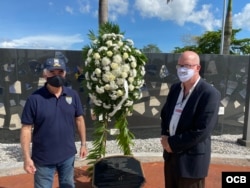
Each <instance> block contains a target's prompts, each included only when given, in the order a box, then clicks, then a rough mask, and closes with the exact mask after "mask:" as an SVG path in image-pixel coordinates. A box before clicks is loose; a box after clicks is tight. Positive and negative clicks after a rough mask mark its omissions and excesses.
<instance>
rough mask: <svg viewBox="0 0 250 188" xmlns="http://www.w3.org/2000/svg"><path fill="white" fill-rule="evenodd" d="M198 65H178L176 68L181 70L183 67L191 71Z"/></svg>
mask: <svg viewBox="0 0 250 188" xmlns="http://www.w3.org/2000/svg"><path fill="white" fill-rule="evenodd" d="M196 65H197V64H194V65H190V64H184V65H180V64H177V65H176V68H177V69H178V68H181V67H184V68H187V69H191V68H192V67H194V66H196Z"/></svg>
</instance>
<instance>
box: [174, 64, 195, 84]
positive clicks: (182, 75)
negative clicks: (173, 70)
mask: <svg viewBox="0 0 250 188" xmlns="http://www.w3.org/2000/svg"><path fill="white" fill-rule="evenodd" d="M177 75H178V77H179V79H180V81H181V82H186V81H188V80H189V79H190V78H192V77H193V75H194V69H188V68H185V67H180V68H178V69H177Z"/></svg>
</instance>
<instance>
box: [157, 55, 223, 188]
mask: <svg viewBox="0 0 250 188" xmlns="http://www.w3.org/2000/svg"><path fill="white" fill-rule="evenodd" d="M176 68H177V75H178V77H179V79H180V81H181V82H179V83H176V84H173V85H172V86H171V88H170V91H169V94H168V97H167V100H166V103H165V105H164V106H163V108H162V111H161V120H162V122H161V144H162V147H163V149H164V152H163V158H164V161H165V164H164V175H165V187H166V188H204V187H205V177H206V176H207V174H208V168H209V164H210V157H211V134H212V131H213V129H214V127H215V125H216V124H217V121H218V111H219V103H220V97H221V96H220V92H219V91H218V90H216V89H215V88H214V87H213V86H211V85H210V84H208V83H207V82H206V81H204V80H203V79H202V78H201V77H200V74H199V71H200V69H201V66H200V58H199V56H198V54H196V53H195V52H192V51H185V52H184V53H183V54H181V56H180V58H179V60H178V64H177V66H176Z"/></svg>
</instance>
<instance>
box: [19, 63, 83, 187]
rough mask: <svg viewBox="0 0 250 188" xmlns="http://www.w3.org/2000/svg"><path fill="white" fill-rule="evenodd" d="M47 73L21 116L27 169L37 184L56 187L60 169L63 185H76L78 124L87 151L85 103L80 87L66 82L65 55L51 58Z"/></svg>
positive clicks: (22, 142) (81, 149)
mask: <svg viewBox="0 0 250 188" xmlns="http://www.w3.org/2000/svg"><path fill="white" fill-rule="evenodd" d="M43 74H44V78H45V79H46V80H47V82H46V83H45V85H44V86H43V87H42V88H40V89H38V90H37V91H35V92H34V93H33V94H32V95H31V96H29V97H28V99H27V101H26V104H25V106H24V109H23V113H22V118H21V121H22V129H21V135H20V141H21V146H22V152H23V159H24V170H25V171H26V172H27V173H30V174H34V187H35V188H49V187H52V185H53V180H54V174H55V172H56V171H57V172H58V177H59V186H60V188H64V187H65V188H66V187H67V188H71V187H75V186H74V179H73V177H74V161H75V154H76V153H77V149H76V146H75V134H74V133H75V127H76V128H77V130H78V133H79V137H80V139H81V148H80V157H86V155H87V148H86V135H85V134H86V128H85V123H84V118H83V109H82V104H81V101H80V98H79V96H78V94H77V93H76V91H74V90H72V89H69V88H67V87H65V86H64V83H65V75H66V66H65V62H64V61H63V60H62V59H56V58H50V59H48V60H47V61H46V63H45V69H44V72H43ZM31 142H32V155H30V143H31Z"/></svg>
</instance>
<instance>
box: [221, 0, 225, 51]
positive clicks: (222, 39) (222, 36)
mask: <svg viewBox="0 0 250 188" xmlns="http://www.w3.org/2000/svg"><path fill="white" fill-rule="evenodd" d="M225 14H226V0H224V4H223V15H222V24H221V25H222V27H221V43H220V54H221V55H222V54H223V46H224V30H225V17H226V15H225Z"/></svg>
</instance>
